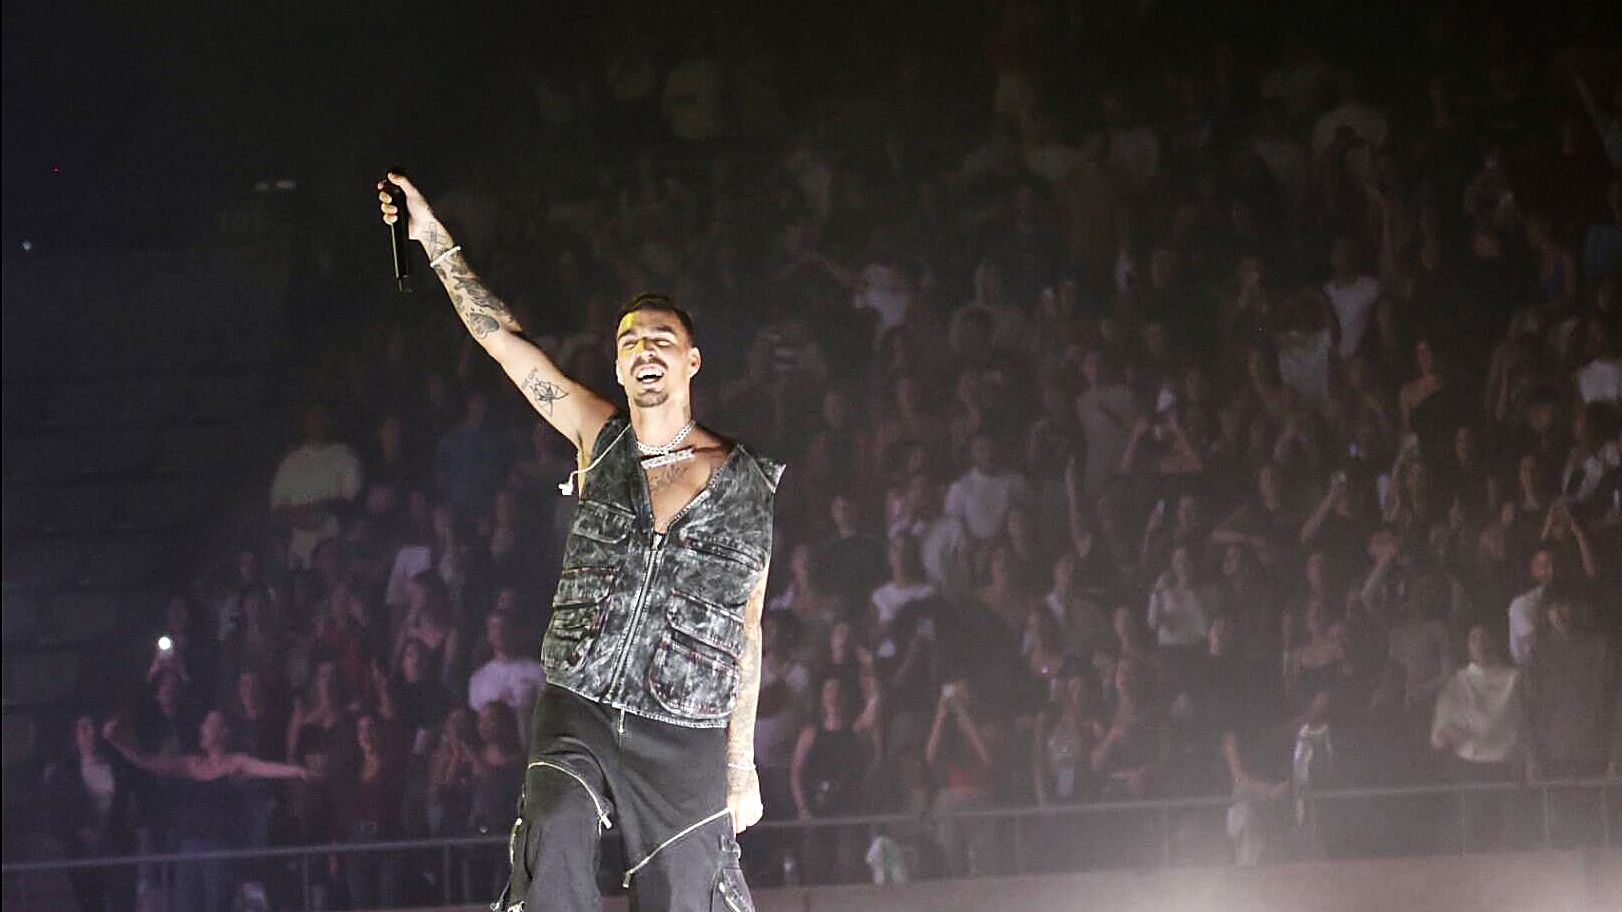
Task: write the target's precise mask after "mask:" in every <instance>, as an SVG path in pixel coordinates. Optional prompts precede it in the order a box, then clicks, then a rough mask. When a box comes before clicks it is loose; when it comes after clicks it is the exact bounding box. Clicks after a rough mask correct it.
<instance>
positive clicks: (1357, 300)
mask: <svg viewBox="0 0 1622 912" xmlns="http://www.w3.org/2000/svg"><path fill="white" fill-rule="evenodd" d="M1324 294H1325V295H1328V296H1329V303H1330V304H1331V305H1332V306H1333V307H1334V308H1335V317H1336V319H1338V320H1339V321H1340V349H1339V350H1340V357H1341V359H1342V360H1344V359H1347V358H1350V357H1351V356H1353V355H1355V354H1357V347H1358V346H1359V345H1362V344H1363V334H1364V333H1366V332H1368V328H1369V319H1370V318H1371V317H1373V316H1374V303H1375V302H1376V301H1378V300H1379V299H1380V281H1379V280H1378V279H1376V278H1374V277H1373V276H1358V277H1357V278H1355V279H1353V280H1352V282H1351V284H1350V285H1337V284H1335V282H1334V280H1330V281H1328V282H1325V283H1324Z"/></svg>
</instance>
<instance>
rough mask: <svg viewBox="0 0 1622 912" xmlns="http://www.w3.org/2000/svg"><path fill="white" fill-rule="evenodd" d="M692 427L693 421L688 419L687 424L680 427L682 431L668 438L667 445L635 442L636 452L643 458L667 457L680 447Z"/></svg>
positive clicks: (691, 430)
mask: <svg viewBox="0 0 1622 912" xmlns="http://www.w3.org/2000/svg"><path fill="white" fill-rule="evenodd" d="M693 427H694V421H693V419H691V418H689V419H687V423H686V424H684V425H682V429H681V430H679V431H677V432H676V436H674V437H672V438H670V442H669V443H666V444H664V445H663V446H653V445H651V444H646V443H643V442H642V441H640V440H638V441H637V442H636V451H637V452H638V453H641V454H642V455H643V456H657V457H669V456H670V455H671V454H672V453H673V452H675V449H676V448H677V447H679V446H681V442H682V441H683V440H686V439H687V435H688V434H691V433H692V432H693Z"/></svg>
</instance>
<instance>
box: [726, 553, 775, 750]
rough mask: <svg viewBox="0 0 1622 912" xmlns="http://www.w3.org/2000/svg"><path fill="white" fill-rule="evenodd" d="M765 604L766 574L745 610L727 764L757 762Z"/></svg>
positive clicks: (728, 741) (729, 727)
mask: <svg viewBox="0 0 1622 912" xmlns="http://www.w3.org/2000/svg"><path fill="white" fill-rule="evenodd" d="M765 602H766V571H765V570H764V569H763V570H761V573H760V583H759V584H758V585H757V586H756V587H755V591H754V592H752V593H750V595H749V605H748V607H747V608H745V609H744V622H743V652H742V653H740V654H739V656H738V702H737V704H736V705H735V706H734V707H733V709H732V718H731V720H730V721H729V722H728V724H727V761H728V762H730V763H748V764H752V763H754V762H755V710H756V708H757V707H758V706H759V703H760V616H761V613H762V609H764V608H765Z"/></svg>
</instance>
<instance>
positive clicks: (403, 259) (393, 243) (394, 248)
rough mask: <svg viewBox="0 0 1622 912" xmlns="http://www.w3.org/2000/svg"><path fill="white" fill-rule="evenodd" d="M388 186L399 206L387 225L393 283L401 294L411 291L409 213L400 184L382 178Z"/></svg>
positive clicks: (390, 193)
mask: <svg viewBox="0 0 1622 912" xmlns="http://www.w3.org/2000/svg"><path fill="white" fill-rule="evenodd" d="M383 182H384V183H385V184H387V185H388V186H389V195H390V196H392V197H394V204H395V205H396V206H398V207H399V210H400V211H399V217H398V218H396V219H395V220H394V224H392V225H390V226H389V250H390V252H392V253H393V254H394V285H395V287H396V288H398V289H399V290H400V292H401V293H402V294H404V293H407V292H409V291H411V239H410V238H408V237H406V219H408V218H410V217H411V213H410V212H409V211H408V210H407V208H406V201H405V191H404V190H402V189H400V185H399V184H396V183H395V182H393V181H391V180H389V179H388V178H387V177H385V178H383Z"/></svg>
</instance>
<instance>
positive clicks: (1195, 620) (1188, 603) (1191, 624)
mask: <svg viewBox="0 0 1622 912" xmlns="http://www.w3.org/2000/svg"><path fill="white" fill-rule="evenodd" d="M1210 623H1211V620H1210V618H1209V617H1207V616H1206V611H1205V603H1204V602H1203V600H1201V598H1200V594H1199V593H1198V592H1196V591H1194V590H1193V589H1181V588H1177V587H1175V586H1156V587H1155V588H1154V591H1152V592H1150V593H1149V626H1150V627H1152V628H1154V631H1155V639H1156V641H1157V642H1158V643H1159V644H1160V645H1162V646H1194V645H1196V644H1198V643H1202V642H1204V641H1205V634H1206V629H1207V628H1208V627H1209V626H1210Z"/></svg>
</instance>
